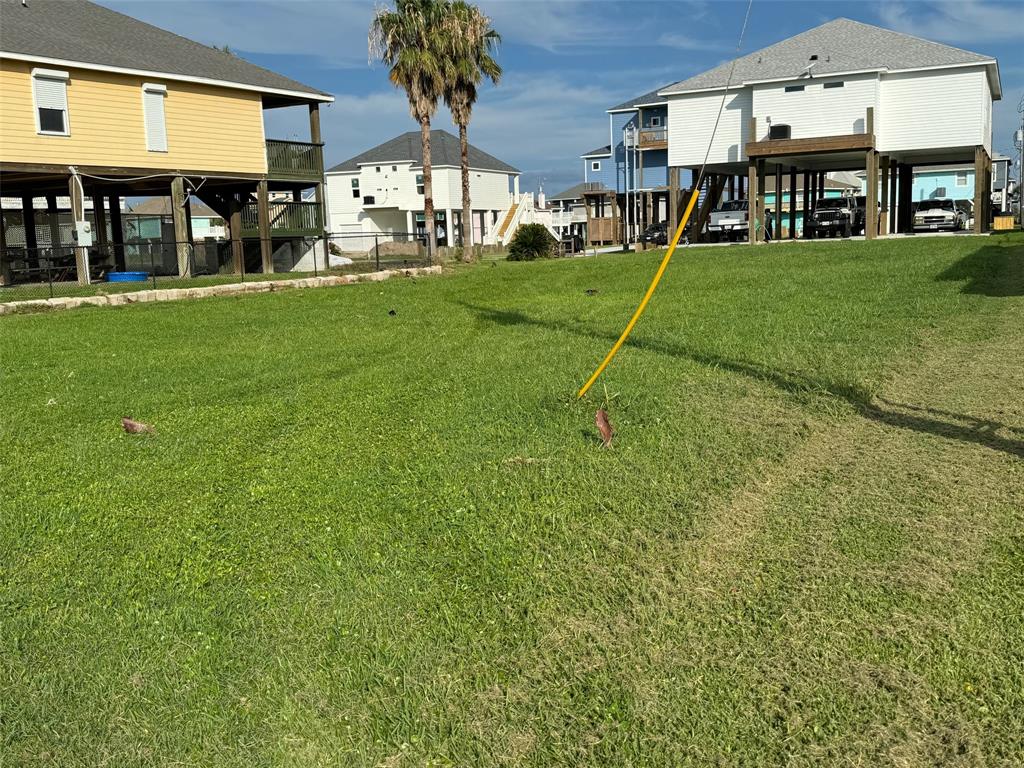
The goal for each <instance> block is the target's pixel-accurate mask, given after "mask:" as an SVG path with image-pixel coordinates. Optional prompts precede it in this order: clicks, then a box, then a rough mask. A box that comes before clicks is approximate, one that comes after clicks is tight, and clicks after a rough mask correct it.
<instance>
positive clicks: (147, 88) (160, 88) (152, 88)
mask: <svg viewBox="0 0 1024 768" xmlns="http://www.w3.org/2000/svg"><path fill="white" fill-rule="evenodd" d="M147 93H159V94H162V96H163V98H164V99H166V98H167V86H166V85H163V84H161V83H143V84H142V131H143V133H145V134H146V151H147V152H161V153H163V154H167V152H168V151H169V150H170V144H171V142H170V139H169V138H168V136H167V106H166V104H167V102H166V101H165V102H164V109H163V113H164V114H163V118H164V147H163V149H159V148H158V149H153V147H151V146H150V144H149V129H148V128H147V125H148V124H149V115H148V114H147V112H146V94H147Z"/></svg>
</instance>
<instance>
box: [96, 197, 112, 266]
mask: <svg viewBox="0 0 1024 768" xmlns="http://www.w3.org/2000/svg"><path fill="white" fill-rule="evenodd" d="M92 218H93V223H94V224H95V226H94V227H93V237H95V238H96V242H97V243H99V245H100V249H101V252H102V253H103V255H104V257H107V256H109V255H110V249H109V248H108V247H107V246H108V245H109V244H110V240H109V239H108V238H107V211H106V206H105V205H104V201H103V195H101V194H98V193H97V194H93V196H92Z"/></svg>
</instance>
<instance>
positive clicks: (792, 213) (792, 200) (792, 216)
mask: <svg viewBox="0 0 1024 768" xmlns="http://www.w3.org/2000/svg"><path fill="white" fill-rule="evenodd" d="M789 239H790V240H796V166H795V165H791V166H789Z"/></svg>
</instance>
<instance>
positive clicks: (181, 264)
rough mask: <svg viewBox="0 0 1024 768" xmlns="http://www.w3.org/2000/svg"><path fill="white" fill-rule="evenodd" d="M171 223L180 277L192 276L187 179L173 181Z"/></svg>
mask: <svg viewBox="0 0 1024 768" xmlns="http://www.w3.org/2000/svg"><path fill="white" fill-rule="evenodd" d="M170 192H171V221H172V222H173V223H174V253H175V255H176V256H177V259H178V276H179V277H190V276H191V275H192V258H191V256H192V248H191V245H192V241H191V240H190V239H189V236H188V210H187V207H186V199H185V178H184V177H183V176H175V177H174V178H173V179H171V190H170Z"/></svg>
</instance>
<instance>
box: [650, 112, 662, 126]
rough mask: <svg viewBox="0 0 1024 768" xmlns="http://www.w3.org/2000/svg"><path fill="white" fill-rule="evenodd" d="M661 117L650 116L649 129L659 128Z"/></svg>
mask: <svg viewBox="0 0 1024 768" xmlns="http://www.w3.org/2000/svg"><path fill="white" fill-rule="evenodd" d="M661 127H662V125H661V115H651V128H661Z"/></svg>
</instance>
